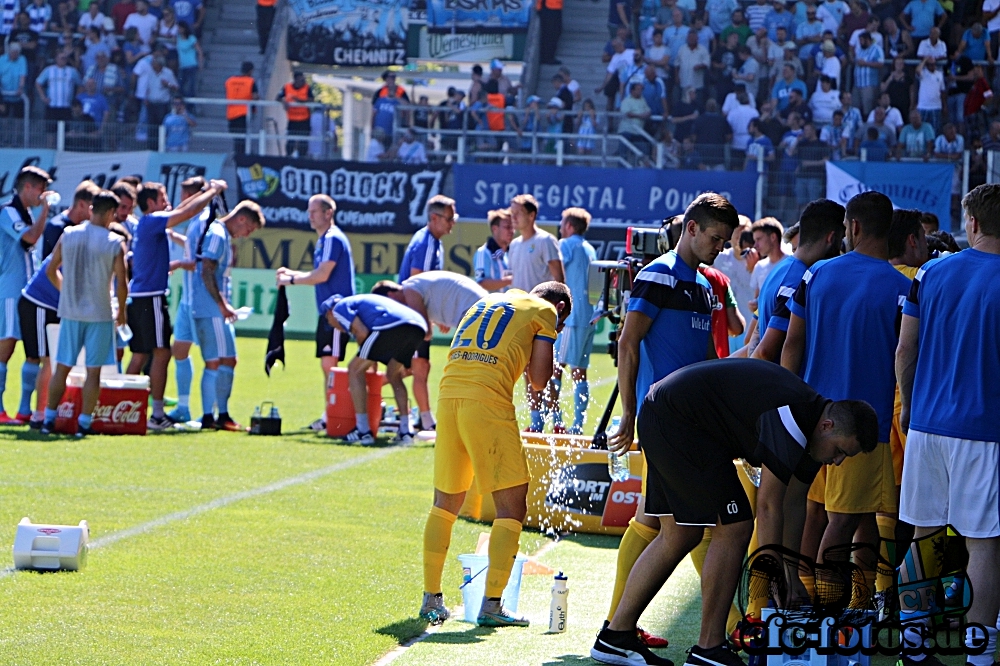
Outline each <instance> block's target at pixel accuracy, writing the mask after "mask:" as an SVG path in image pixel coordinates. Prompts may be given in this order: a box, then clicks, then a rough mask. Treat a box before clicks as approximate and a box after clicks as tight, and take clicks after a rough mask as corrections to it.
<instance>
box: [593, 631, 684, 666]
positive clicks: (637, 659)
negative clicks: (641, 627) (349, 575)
mask: <svg viewBox="0 0 1000 666" xmlns="http://www.w3.org/2000/svg"><path fill="white" fill-rule="evenodd" d="M590 656H591V658H592V659H594V660H595V661H599V662H601V663H602V664H622V665H623V666H640V665H642V664H657V665H659V666H674V662H672V661H670V660H669V659H667V658H665V657H659V656H657V655H655V654H653V652H652V651H651V650H650V649H649V648H648V647H646V646H645V645H644V644H643V642H642V641H641V640H639V635H638V634H637V633H636V632H635V631H634V630H633V631H612V630H611V629H602V630H601V633H599V634H597V640H596V641H594V647H592V648H590Z"/></svg>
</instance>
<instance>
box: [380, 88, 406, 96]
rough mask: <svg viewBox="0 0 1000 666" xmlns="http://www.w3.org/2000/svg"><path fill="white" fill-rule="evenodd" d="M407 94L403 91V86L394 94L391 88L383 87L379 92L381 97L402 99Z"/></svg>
mask: <svg viewBox="0 0 1000 666" xmlns="http://www.w3.org/2000/svg"><path fill="white" fill-rule="evenodd" d="M405 94H406V91H405V90H404V89H403V86H396V89H395V90H394V91H392V92H390V91H389V86H382V87H381V88H379V91H378V96H379V97H389V96H392V97H402V96H403V95H405Z"/></svg>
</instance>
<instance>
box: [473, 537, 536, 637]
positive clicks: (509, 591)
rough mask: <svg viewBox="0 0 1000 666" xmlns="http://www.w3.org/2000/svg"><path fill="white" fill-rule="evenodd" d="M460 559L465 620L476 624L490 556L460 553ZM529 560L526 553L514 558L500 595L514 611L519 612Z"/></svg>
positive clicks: (505, 603)
mask: <svg viewBox="0 0 1000 666" xmlns="http://www.w3.org/2000/svg"><path fill="white" fill-rule="evenodd" d="M458 561H459V562H460V563H461V564H462V603H463V604H464V606H465V621H466V622H471V623H472V624H475V623H476V619H477V618H478V617H479V609H480V607H481V606H482V604H483V595H484V594H485V593H486V573H487V572H486V569H487V567H489V561H490V558H489V557H487V556H486V555H473V554H471V553H470V554H466V555H459V556H458ZM527 561H528V558H527V557H525V556H524V555H518V556H517V557H516V558H514V566H513V568H511V570H510V580H508V581H507V587H505V588H504V590H503V594H502V595H500V599H501V603H502V604H503V607H504V608H506V609H507V610H509V611H511V612H512V613H516V612H517V600H518V598H519V597H520V596H521V571H522V570H523V569H524V563H525V562H527Z"/></svg>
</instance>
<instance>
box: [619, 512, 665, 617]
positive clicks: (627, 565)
mask: <svg viewBox="0 0 1000 666" xmlns="http://www.w3.org/2000/svg"><path fill="white" fill-rule="evenodd" d="M659 533H660V530H658V529H656V528H654V527H648V526H646V525H643V524H642V523H640V522H638V521H637V520H636V519H635V518H633V519H632V520H630V521H628V529H627V530H625V534H623V535H622V542H621V544H619V546H618V570H617V572H616V573H615V590H614V592H612V593H611V610H610V611H608V621H609V622H610V621H611V618H612V617H614V614H615V611H616V610H618V604H619V603H620V602H621V600H622V595H623V594H625V583H626V582H628V575H629V574H630V573H632V567H633V566H635V561H636V560H638V559H639V556H640V555H642V551H644V550H646V546H648V545H649V544H651V543H653V539H655V538H656V535H657V534H659Z"/></svg>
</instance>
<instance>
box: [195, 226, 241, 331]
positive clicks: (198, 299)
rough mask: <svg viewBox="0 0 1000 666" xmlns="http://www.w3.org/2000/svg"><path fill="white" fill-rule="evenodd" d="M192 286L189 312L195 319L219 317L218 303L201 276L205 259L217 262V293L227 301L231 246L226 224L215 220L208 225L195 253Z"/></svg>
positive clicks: (231, 260)
mask: <svg viewBox="0 0 1000 666" xmlns="http://www.w3.org/2000/svg"><path fill="white" fill-rule="evenodd" d="M197 259H198V263H197V264H196V273H195V277H197V278H198V279H196V280H193V282H194V288H193V289H192V290H191V296H192V300H191V314H192V316H194V318H195V319H203V318H205V317H219V316H220V313H219V305H218V304H217V303H216V302H215V300H214V299H213V298H212V296H211V295H210V294H209V293H208V288H207V287H206V286H205V280H204V277H203V276H202V271H203V270H204V266H205V260H206V259H207V260H211V261H215V262H217V263H218V265H217V266H216V269H215V284H216V286H218V288H219V293H220V294H222V296H223V297H224V298H225V299H226V300H227V301H228V300H229V299H230V292H231V291H232V285H231V282H230V277H229V274H230V271H231V270H232V263H233V246H232V243H231V242H230V237H229V231H228V230H227V229H226V225H224V224H223V223H222V222H219V221H218V220H216V221H215V222H212V224H210V225H209V227H208V231H207V232H206V233H205V240H204V241H203V242H202V244H201V252H199V253H198V255H197Z"/></svg>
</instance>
